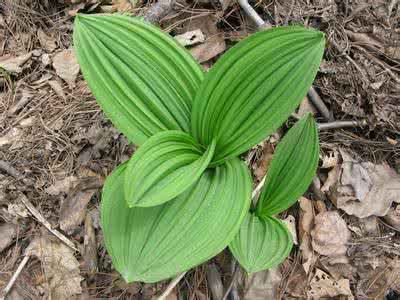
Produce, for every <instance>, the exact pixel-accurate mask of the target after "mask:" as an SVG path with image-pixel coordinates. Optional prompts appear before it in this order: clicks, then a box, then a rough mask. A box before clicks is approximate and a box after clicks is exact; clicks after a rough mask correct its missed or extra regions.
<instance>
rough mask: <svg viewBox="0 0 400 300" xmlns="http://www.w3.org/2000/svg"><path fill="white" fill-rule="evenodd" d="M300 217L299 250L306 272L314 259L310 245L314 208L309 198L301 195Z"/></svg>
mask: <svg viewBox="0 0 400 300" xmlns="http://www.w3.org/2000/svg"><path fill="white" fill-rule="evenodd" d="M299 202H300V217H299V237H300V250H301V256H302V262H303V268H304V271H305V272H306V274H308V272H309V271H310V267H311V266H312V265H314V263H315V261H316V255H314V251H313V249H312V245H311V230H312V227H313V224H314V208H313V204H312V202H311V200H309V199H307V198H304V197H301V198H300V200H299Z"/></svg>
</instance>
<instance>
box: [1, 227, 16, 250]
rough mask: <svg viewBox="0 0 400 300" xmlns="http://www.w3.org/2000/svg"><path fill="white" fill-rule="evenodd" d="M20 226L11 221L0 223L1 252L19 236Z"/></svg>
mask: <svg viewBox="0 0 400 300" xmlns="http://www.w3.org/2000/svg"><path fill="white" fill-rule="evenodd" d="M17 232H18V226H17V225H14V224H10V223H3V224H0V236H1V239H0V252H2V251H3V250H4V249H6V248H7V247H8V246H10V245H11V243H12V241H13V239H14V238H15V237H16V236H17Z"/></svg>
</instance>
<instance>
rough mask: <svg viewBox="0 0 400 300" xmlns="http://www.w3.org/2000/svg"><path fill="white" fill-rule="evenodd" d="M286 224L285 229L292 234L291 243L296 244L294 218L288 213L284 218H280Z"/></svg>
mask: <svg viewBox="0 0 400 300" xmlns="http://www.w3.org/2000/svg"><path fill="white" fill-rule="evenodd" d="M282 222H283V223H285V224H286V227H287V229H288V230H289V232H290V234H291V235H292V240H293V244H295V245H298V241H297V232H296V219H295V218H294V217H293V216H292V215H288V216H287V218H286V219H284V220H282Z"/></svg>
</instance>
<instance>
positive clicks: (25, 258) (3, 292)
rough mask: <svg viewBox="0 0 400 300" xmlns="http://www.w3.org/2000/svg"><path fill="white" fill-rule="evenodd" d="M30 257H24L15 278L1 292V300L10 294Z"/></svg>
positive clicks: (14, 275)
mask: <svg viewBox="0 0 400 300" xmlns="http://www.w3.org/2000/svg"><path fill="white" fill-rule="evenodd" d="M29 258H30V256H29V255H26V256H25V257H24V259H23V260H22V261H21V263H20V264H19V266H18V268H17V270H16V271H15V273H14V274H13V276H12V277H11V279H10V281H9V282H8V283H7V286H6V287H5V288H4V290H3V291H2V292H1V295H0V300H4V299H5V297H6V296H7V294H8V293H9V292H10V290H11V288H12V287H13V285H14V283H15V281H16V280H17V278H18V276H19V274H21V272H22V269H23V268H24V267H25V265H26V264H27V262H28V260H29Z"/></svg>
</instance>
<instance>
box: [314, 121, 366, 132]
mask: <svg viewBox="0 0 400 300" xmlns="http://www.w3.org/2000/svg"><path fill="white" fill-rule="evenodd" d="M367 124H368V123H367V121H366V120H361V121H334V122H329V123H320V124H318V129H319V130H320V131H323V130H329V129H338V128H351V127H364V126H367Z"/></svg>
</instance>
